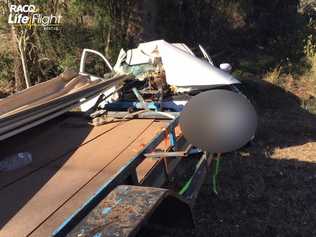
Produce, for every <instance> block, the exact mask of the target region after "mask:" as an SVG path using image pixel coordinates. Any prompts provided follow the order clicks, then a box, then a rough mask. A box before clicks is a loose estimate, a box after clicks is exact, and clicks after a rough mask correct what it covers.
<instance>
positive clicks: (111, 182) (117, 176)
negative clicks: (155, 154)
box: [52, 117, 179, 237]
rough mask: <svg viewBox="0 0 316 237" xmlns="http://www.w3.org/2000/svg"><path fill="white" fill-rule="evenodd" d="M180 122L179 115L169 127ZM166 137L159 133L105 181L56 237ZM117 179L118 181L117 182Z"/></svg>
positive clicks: (56, 232) (55, 233)
mask: <svg viewBox="0 0 316 237" xmlns="http://www.w3.org/2000/svg"><path fill="white" fill-rule="evenodd" d="M178 122H179V117H176V118H175V119H174V120H172V121H171V122H170V123H169V125H168V127H167V129H169V130H170V131H171V130H174V128H175V126H176V125H177V124H178ZM164 138H165V132H164V131H162V132H160V133H159V134H157V135H156V136H155V137H154V138H153V139H152V140H151V142H150V143H148V144H147V145H146V146H145V147H144V148H143V149H142V150H141V151H140V152H139V153H138V154H137V155H136V156H134V158H132V159H131V160H130V161H129V162H127V164H126V165H125V166H124V168H121V169H120V172H117V173H116V174H115V175H114V176H112V178H110V179H109V180H108V181H107V182H105V183H104V184H103V185H102V186H101V187H100V188H99V189H98V190H97V192H96V193H94V194H93V195H92V196H91V197H90V198H89V199H88V200H87V201H86V202H85V203H84V204H83V205H82V206H81V207H80V208H79V209H77V210H76V211H75V212H74V213H73V214H72V215H71V216H70V217H68V218H67V219H66V220H65V221H64V222H63V223H62V224H61V225H60V226H59V227H58V228H57V229H56V230H55V231H54V232H53V233H52V235H53V236H54V237H57V236H65V235H66V233H67V232H68V231H69V230H71V229H72V228H73V226H74V225H76V224H78V223H76V222H79V221H80V220H81V219H82V218H83V217H84V216H85V214H86V212H89V211H91V209H93V208H94V207H95V206H96V205H97V204H98V203H99V202H100V201H101V200H102V199H103V198H104V197H105V196H106V195H107V194H108V193H109V192H110V191H111V190H112V189H114V188H115V187H116V186H117V185H119V184H120V183H118V182H119V180H121V182H122V181H123V180H124V178H126V177H128V175H129V174H130V173H129V170H131V169H132V168H133V169H135V168H136V167H137V166H138V165H139V164H140V163H141V162H142V161H143V159H144V157H145V156H144V154H145V153H148V152H150V151H152V150H153V149H154V148H155V147H156V146H158V145H159V144H160V142H161V141H162V140H163V139H164ZM115 181H116V182H115Z"/></svg>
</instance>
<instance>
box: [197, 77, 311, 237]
mask: <svg viewBox="0 0 316 237" xmlns="http://www.w3.org/2000/svg"><path fill="white" fill-rule="evenodd" d="M246 84H247V83H246ZM247 86H248V88H247V89H248V93H249V94H248V96H249V97H251V98H252V100H254V104H255V105H256V108H257V111H258V114H259V127H258V132H257V135H256V139H255V141H254V144H253V145H251V146H248V147H246V148H243V149H242V150H241V151H238V152H235V153H233V154H227V155H225V156H224V157H223V159H222V161H221V170H220V174H219V177H218V182H219V194H218V195H215V194H214V193H213V192H212V179H211V176H210V177H208V178H207V180H206V182H205V184H204V186H203V187H202V190H201V192H200V195H199V198H198V200H197V204H196V206H195V209H194V215H195V221H196V230H195V232H194V233H192V236H193V235H195V236H199V237H204V236H280V237H281V236H306V237H307V236H308V237H310V236H316V115H313V114H309V113H308V112H306V111H305V110H303V109H302V108H301V107H300V106H299V104H298V102H297V100H296V98H295V97H294V96H293V95H291V94H289V93H287V92H285V91H283V90H281V89H280V88H276V87H274V86H272V85H269V84H260V85H258V84H257V83H253V82H250V83H248V84H247Z"/></svg>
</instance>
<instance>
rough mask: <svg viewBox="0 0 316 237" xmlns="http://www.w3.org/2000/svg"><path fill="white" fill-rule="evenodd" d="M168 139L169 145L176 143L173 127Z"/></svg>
mask: <svg viewBox="0 0 316 237" xmlns="http://www.w3.org/2000/svg"><path fill="white" fill-rule="evenodd" d="M169 140H170V144H171V146H175V145H176V143H177V140H176V135H175V133H174V129H170V132H169Z"/></svg>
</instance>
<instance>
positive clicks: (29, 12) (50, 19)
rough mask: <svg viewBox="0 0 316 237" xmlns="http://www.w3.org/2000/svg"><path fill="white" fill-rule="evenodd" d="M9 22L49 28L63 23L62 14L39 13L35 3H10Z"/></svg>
mask: <svg viewBox="0 0 316 237" xmlns="http://www.w3.org/2000/svg"><path fill="white" fill-rule="evenodd" d="M9 10H10V14H9V19H8V23H9V24H19V25H27V26H28V27H30V28H31V27H32V26H35V25H36V26H43V27H45V28H47V29H49V27H50V28H52V27H53V28H54V27H56V26H58V25H59V24H60V23H61V15H58V16H57V15H56V16H55V15H52V14H51V15H44V14H42V13H39V8H37V7H36V6H35V5H10V9H9Z"/></svg>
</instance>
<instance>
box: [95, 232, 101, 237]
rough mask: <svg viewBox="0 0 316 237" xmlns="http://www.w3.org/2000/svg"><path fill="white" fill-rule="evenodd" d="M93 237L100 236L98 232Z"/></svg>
mask: <svg viewBox="0 0 316 237" xmlns="http://www.w3.org/2000/svg"><path fill="white" fill-rule="evenodd" d="M93 237H102V234H101V233H100V232H99V233H96V234H95V235H94V236H93Z"/></svg>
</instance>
